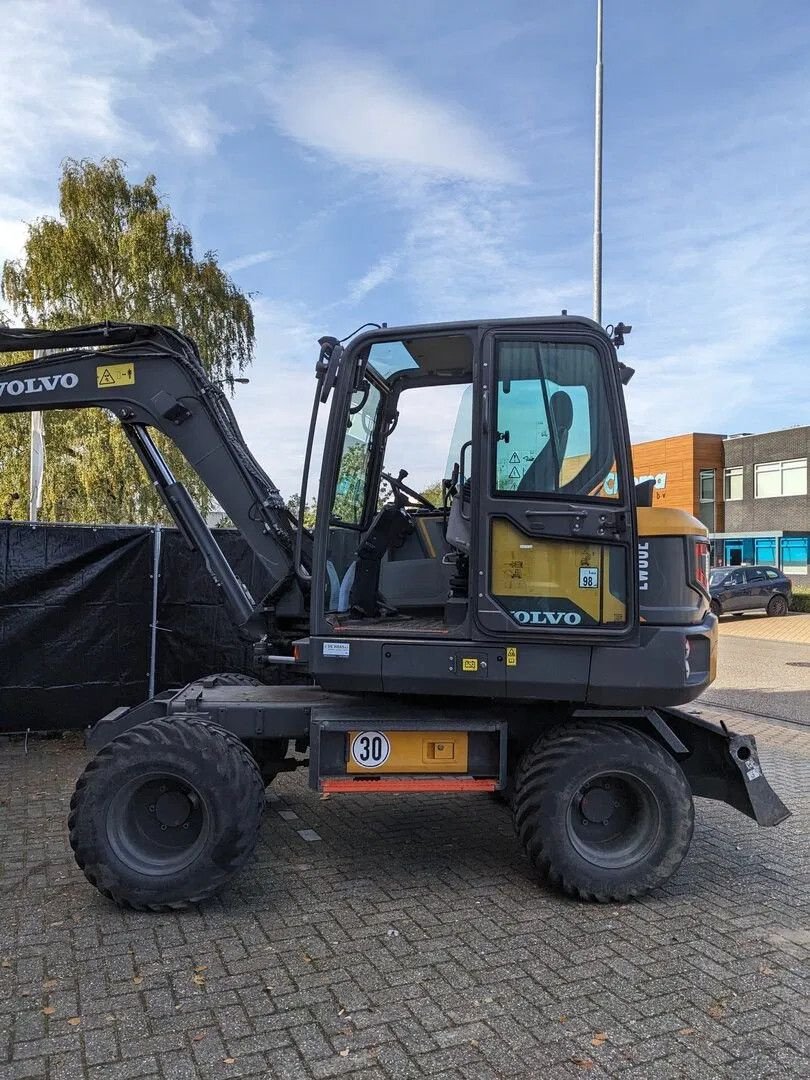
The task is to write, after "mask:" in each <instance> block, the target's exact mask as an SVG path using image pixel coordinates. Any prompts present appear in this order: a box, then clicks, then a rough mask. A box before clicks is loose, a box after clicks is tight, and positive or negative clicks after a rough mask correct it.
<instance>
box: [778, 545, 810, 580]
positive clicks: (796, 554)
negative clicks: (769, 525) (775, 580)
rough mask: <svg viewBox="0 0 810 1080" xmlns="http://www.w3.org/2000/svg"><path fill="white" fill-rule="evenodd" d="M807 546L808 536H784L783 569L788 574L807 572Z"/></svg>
mask: <svg viewBox="0 0 810 1080" xmlns="http://www.w3.org/2000/svg"><path fill="white" fill-rule="evenodd" d="M807 548H808V540H807V537H806V536H783V537H782V569H783V570H784V572H785V573H786V574H806V573H807Z"/></svg>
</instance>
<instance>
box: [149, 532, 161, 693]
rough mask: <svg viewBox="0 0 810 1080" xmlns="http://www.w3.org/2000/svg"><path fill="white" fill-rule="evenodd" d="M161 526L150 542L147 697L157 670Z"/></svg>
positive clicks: (153, 687)
mask: <svg viewBox="0 0 810 1080" xmlns="http://www.w3.org/2000/svg"><path fill="white" fill-rule="evenodd" d="M161 537H162V527H161V526H160V525H156V526H155V531H154V535H153V544H152V622H151V626H150V630H151V633H150V636H149V695H148V696H149V697H150V698H151V697H154V696H155V672H156V670H157V634H158V583H159V581H160V545H161Z"/></svg>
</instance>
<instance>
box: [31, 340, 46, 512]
mask: <svg viewBox="0 0 810 1080" xmlns="http://www.w3.org/2000/svg"><path fill="white" fill-rule="evenodd" d="M50 351H51V350H48V349H36V350H35V351H34V359H35V360H40V359H42V357H43V356H47V355H48V353H49V352H50ZM44 474H45V425H44V422H43V418H42V413H41V412H32V413H31V448H30V460H29V469H28V520H29V521H36V520H37V517H38V516H39V511H40V510H41V509H42V480H43V476H44Z"/></svg>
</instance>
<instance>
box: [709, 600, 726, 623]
mask: <svg viewBox="0 0 810 1080" xmlns="http://www.w3.org/2000/svg"><path fill="white" fill-rule="evenodd" d="M710 606H711V609H712V614H713V615H716V616H717V617H718V619H719V618H720V616H721V615H722V614H723V609H722V608H721V607H720V601H719V600H712V602H711V605H710Z"/></svg>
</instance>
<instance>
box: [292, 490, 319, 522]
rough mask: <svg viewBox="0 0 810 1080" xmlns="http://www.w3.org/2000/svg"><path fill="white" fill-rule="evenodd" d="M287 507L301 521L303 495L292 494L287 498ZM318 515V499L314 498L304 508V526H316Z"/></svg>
mask: <svg viewBox="0 0 810 1080" xmlns="http://www.w3.org/2000/svg"><path fill="white" fill-rule="evenodd" d="M287 509H288V510H289V511H290V513H291V514H292V515H293V516H294V517H295V518H296V519H298V520H299V521H300V519H301V496H300V495H291V496H290V497H289V499H287ZM317 516H318V500H317V499H315V498H312V499H310V500H309V502H308V503H307V505H306V507H305V508H304V514H303V518H304V528H306V529H312V528H314V527H315V519H316V517H317Z"/></svg>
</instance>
